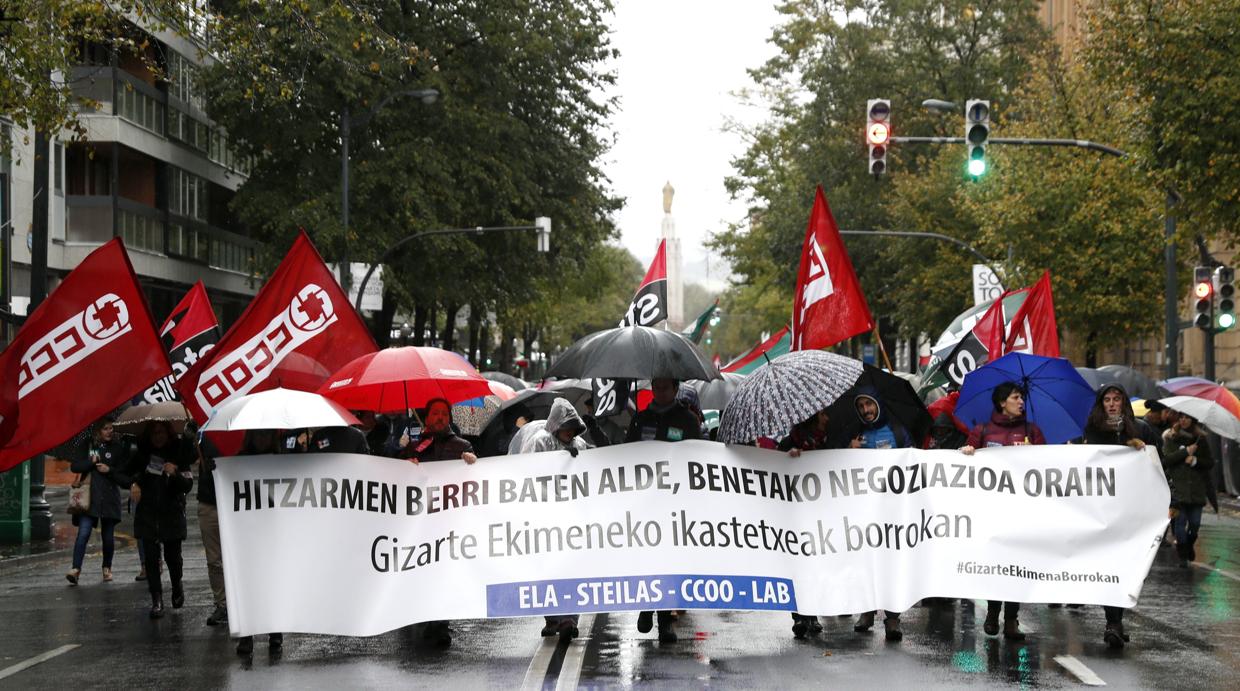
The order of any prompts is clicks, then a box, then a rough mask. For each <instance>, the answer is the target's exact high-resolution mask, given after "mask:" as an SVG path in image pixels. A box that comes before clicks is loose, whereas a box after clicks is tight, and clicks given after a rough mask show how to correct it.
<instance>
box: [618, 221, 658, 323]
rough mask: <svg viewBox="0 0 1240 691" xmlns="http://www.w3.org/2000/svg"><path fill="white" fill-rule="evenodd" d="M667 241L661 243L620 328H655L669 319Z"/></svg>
mask: <svg viewBox="0 0 1240 691" xmlns="http://www.w3.org/2000/svg"><path fill="white" fill-rule="evenodd" d="M666 243H667V240H660V241H659V249H657V250H655V253H654V260H653V261H651V262H650V268H649V269H647V270H646V277H645V278H643V279H642V284H641V285H639V286H638V287H637V292H636V293H634V294H633V301H632V302H630V303H629V309H628V310H627V311H626V312H625V313H624V318H623V319H621V320H620V326H622V327H623V326H654V325H655V324H657V323H659V322H661V321H663V320H664V319H667V250H666V248H665V247H664V245H665V244H666Z"/></svg>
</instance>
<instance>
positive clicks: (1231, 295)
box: [1213, 266, 1236, 331]
mask: <svg viewBox="0 0 1240 691" xmlns="http://www.w3.org/2000/svg"><path fill="white" fill-rule="evenodd" d="M1235 282H1236V270H1235V269H1233V268H1231V267H1230V266H1220V267H1218V268H1217V269H1215V270H1214V286H1213V287H1214V295H1215V298H1216V300H1217V301H1218V304H1217V305H1216V309H1215V314H1216V316H1215V323H1216V324H1217V325H1218V330H1219V331H1226V330H1228V329H1230V328H1231V327H1233V326H1235V325H1236V286H1235Z"/></svg>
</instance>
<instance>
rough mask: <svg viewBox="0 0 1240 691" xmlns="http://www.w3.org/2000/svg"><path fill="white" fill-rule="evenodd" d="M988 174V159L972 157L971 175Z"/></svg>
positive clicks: (970, 161)
mask: <svg viewBox="0 0 1240 691" xmlns="http://www.w3.org/2000/svg"><path fill="white" fill-rule="evenodd" d="M985 174H986V159H984V158H971V159H969V175H972V176H973V177H975V178H980V177H981V176H983V175H985Z"/></svg>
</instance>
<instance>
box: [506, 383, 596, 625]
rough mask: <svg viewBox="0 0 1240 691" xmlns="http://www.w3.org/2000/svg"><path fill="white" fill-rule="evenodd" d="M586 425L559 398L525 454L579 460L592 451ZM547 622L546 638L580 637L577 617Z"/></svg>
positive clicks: (528, 442) (527, 443) (527, 442)
mask: <svg viewBox="0 0 1240 691" xmlns="http://www.w3.org/2000/svg"><path fill="white" fill-rule="evenodd" d="M585 431H586V424H585V422H583V421H582V420H581V416H580V415H578V414H577V410H576V409H575V408H573V404H572V403H569V402H568V401H567V400H566V399H563V398H557V399H555V400H554V401H552V403H551V411H550V412H548V413H547V419H546V421H544V422H543V428H542V429H541V430H539V431H538V432H537V433H536V434H534V435H533V436H531V437H530V438H528V439H526V440H525V444H524V445H523V446H522V447H521V453H540V452H542V451H567V452H569V453H570V454H572V455H573V457H574V458H576V456H577V453H578V452H579V451H585V450H586V449H588V448H590V444H589V443H588V442H587V441H586V440H585V439H583V438H582V436H581V433H582V432H585ZM544 619H545V620H546V623H545V625H544V626H543V629H542V635H544V636H554V635H556V634H557V633H558V634H559V635H560V638H561V639H564V640H572V639H574V638H576V637H577V634H578V631H577V615H576V614H569V615H557V616H547V617H544Z"/></svg>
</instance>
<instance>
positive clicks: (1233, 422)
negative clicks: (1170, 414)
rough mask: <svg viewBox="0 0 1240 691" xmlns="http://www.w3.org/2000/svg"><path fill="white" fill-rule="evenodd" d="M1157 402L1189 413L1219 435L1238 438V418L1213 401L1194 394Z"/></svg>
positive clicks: (1239, 432)
mask: <svg viewBox="0 0 1240 691" xmlns="http://www.w3.org/2000/svg"><path fill="white" fill-rule="evenodd" d="M1158 402H1159V403H1161V404H1163V405H1165V406H1167V407H1168V408H1170V409H1172V410H1175V411H1177V412H1181V413H1184V414H1186V415H1191V416H1192V417H1193V418H1194V419H1196V420H1197V422H1200V423H1201V424H1203V425H1205V426H1206V427H1209V428H1210V431H1211V432H1214V433H1215V434H1217V435H1219V436H1220V437H1227V438H1228V439H1232V440H1240V419H1237V418H1236V416H1235V415H1232V414H1231V411H1229V410H1227V409H1226V408H1224V407H1223V406H1221V405H1219V404H1218V403H1215V402H1214V401H1209V400H1206V399H1204V398H1197V397H1196V396H1171V397H1170V398H1162V399H1159V401H1158Z"/></svg>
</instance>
